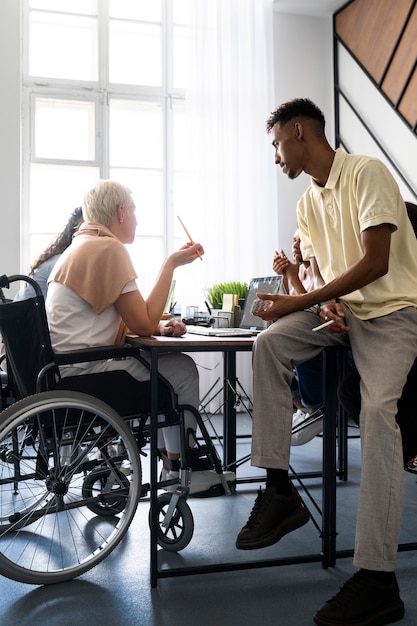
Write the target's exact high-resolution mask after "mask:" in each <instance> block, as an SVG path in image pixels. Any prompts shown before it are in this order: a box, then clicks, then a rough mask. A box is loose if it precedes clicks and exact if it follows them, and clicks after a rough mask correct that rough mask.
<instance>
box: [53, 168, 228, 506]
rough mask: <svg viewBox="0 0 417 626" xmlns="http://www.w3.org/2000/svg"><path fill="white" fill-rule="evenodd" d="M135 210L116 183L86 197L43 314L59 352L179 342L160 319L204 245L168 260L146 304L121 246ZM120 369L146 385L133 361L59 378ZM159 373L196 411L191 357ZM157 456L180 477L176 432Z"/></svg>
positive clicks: (199, 476)
mask: <svg viewBox="0 0 417 626" xmlns="http://www.w3.org/2000/svg"><path fill="white" fill-rule="evenodd" d="M135 209H136V207H135V204H134V201H133V198H132V195H131V191H130V190H129V189H128V188H127V187H125V186H124V185H122V184H119V183H117V182H113V181H109V180H105V181H104V180H103V181H99V182H98V183H97V184H96V185H95V187H94V188H93V189H91V190H90V191H89V192H88V193H87V194H86V196H85V199H84V204H83V216H84V220H85V222H84V223H83V224H82V225H81V226H80V229H79V230H78V231H77V232H76V233H75V235H74V238H73V241H72V243H71V245H70V246H69V247H68V248H67V250H66V251H65V252H64V253H63V254H62V256H61V257H60V259H59V260H58V262H57V264H56V265H55V267H54V269H53V271H52V273H51V275H50V278H49V288H48V295H47V300H46V310H47V315H48V324H49V327H50V334H51V341H52V345H53V347H54V349H56V350H58V351H59V350H75V349H81V348H95V347H99V346H109V345H119V344H121V343H123V342H124V339H125V336H126V332H127V329H129V332H131V333H132V334H136V335H142V336H150V335H156V334H160V335H172V336H181V335H183V334H184V333H185V332H186V328H185V325H184V324H183V322H181V321H180V320H177V319H172V320H168V321H166V322H161V317H162V314H163V312H164V305H165V302H166V299H167V297H168V292H169V288H170V285H171V281H172V277H173V273H174V270H175V269H176V268H177V267H179V266H182V265H187V264H188V263H192V262H193V261H195V259H197V258H198V257H199V256H201V255H203V254H204V249H203V247H202V246H201V244H198V243H191V242H189V243H187V244H185V245H184V246H183V247H182V248H181V249H180V250H178V251H176V252H173V253H172V254H171V255H169V256H168V258H167V259H166V260H165V261H164V262H163V264H162V267H161V270H160V272H159V275H158V278H157V280H156V283H155V285H154V287H153V289H152V291H151V293H150V294H149V296H148V297H147V298H146V299H145V298H144V297H143V296H142V294H141V293H140V291H139V289H138V287H137V284H136V280H135V279H136V277H137V276H136V272H135V269H134V267H133V264H132V261H131V259H130V256H129V254H128V252H127V250H126V248H125V246H124V244H128V243H129V244H130V243H133V241H134V239H135V231H136V226H137V220H136V213H135ZM121 369H123V370H125V371H127V372H128V373H129V374H130V375H131V376H133V378H135V379H136V380H138V381H144V380H148V379H149V370H148V368H147V367H146V366H145V365H143V364H141V363H140V362H139V361H138V360H137V359H135V358H125V359H122V360H105V361H96V362H93V363H81V364H80V363H77V364H74V365H68V366H63V367H61V374H62V376H63V377H65V376H73V375H75V374H91V373H95V372H103V371H114V370H121ZM158 369H159V371H160V373H161V374H162V375H163V376H164V377H165V378H166V379H167V380H168V381H169V382H170V384H171V385H172V387H173V389H174V391H175V393H176V394H177V396H178V401H179V403H180V404H188V405H191V406H192V407H195V408H197V407H198V403H199V381H198V372H197V368H196V366H195V363H194V361H193V360H192V359H191V358H190V357H189V356H187V355H185V354H178V353H170V354H166V355H164V356H162V357H161V358H160V360H159V368H158ZM184 420H185V432H187V431H188V429H189V428H190V429H192V430H195V429H196V420H195V417H194V415H193V414H192V413H191V411H185V415H184ZM158 449H159V450H160V452H161V456H162V458H163V460H164V469H163V475H162V479H163V480H170V479H173V478H175V477H176V476H178V471H179V467H180V461H179V458H180V450H181V447H180V430H179V427H178V426H172V427H167V428H161V429H159V431H158ZM219 482H220V480H219V478H218V475H217V474H216V472H213V471H208V470H207V471H196V472H193V473H192V482H191V485H190V494H193V493H194V494H196V493H200V492H204V491H207V490H208V489H209V488H210V487H211V486H212V485H213V484H217V483H219Z"/></svg>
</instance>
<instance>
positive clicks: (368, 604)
mask: <svg viewBox="0 0 417 626" xmlns="http://www.w3.org/2000/svg"><path fill="white" fill-rule="evenodd" d="M403 617H404V603H403V601H402V600H401V598H400V590H399V588H398V583H397V579H396V578H395V574H394V576H393V579H392V582H391V583H388V584H384V583H382V582H380V581H379V580H376V579H375V578H374V577H372V576H370V575H369V574H368V573H367V572H366V571H363V570H359V571H358V572H356V574H354V575H353V576H352V578H349V580H348V581H347V582H345V584H344V585H343V587H341V589H340V591H339V593H337V594H336V595H335V596H334V597H333V598H331V600H328V601H327V602H326V603H325V604H324V605H323V606H322V607H321V609H320V610H319V611H317V613H316V614H315V616H314V623H315V624H318V626H339V624H340V626H383V624H392V623H393V622H398V621H399V620H400V619H402V618H403Z"/></svg>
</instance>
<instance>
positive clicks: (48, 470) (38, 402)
mask: <svg viewBox="0 0 417 626" xmlns="http://www.w3.org/2000/svg"><path fill="white" fill-rule="evenodd" d="M109 445H111V446H114V449H115V450H120V451H121V452H120V455H121V456H120V458H117V456H116V457H114V455H113V456H109V455H108V454H106V449H107V447H108V446H109ZM122 460H126V461H128V462H129V463H130V468H131V477H130V478H131V479H130V480H127V479H126V477H125V476H124V475H122V474H121V472H120V471H118V469H117V468H118V463H119V466H120V462H122ZM98 468H99V469H100V471H101V472H105V473H108V475H110V473H111V474H112V477H113V481H114V482H116V483H117V482H118V483H119V484H118V487H117V497H116V501H117V509H121V510H120V511H119V510H118V511H117V515H116V511H113V514H111V515H110V514H109V511H107V510H106V514H103V510H102V509H103V502H104V503H106V499H105V498H106V496H104V500H103V496H102V495H101V494H99V495H98V496H97V497H96V496H95V495H94V493H93V490H92V489H91V492H90V493H88V494H85V493H84V494H83V484H84V483H85V479H86V476H88V474H89V472H94V471H97V470H98ZM140 491H141V465H140V459H139V453H138V448H137V445H136V442H135V439H134V437H133V435H132V432H131V430H130V429H129V427H128V426H127V424H126V423H125V422H124V421H123V419H122V418H121V417H120V416H119V415H118V414H117V413H116V412H115V411H114V410H113V409H112V408H111V407H109V406H108V405H107V404H105V403H104V402H101V401H100V400H98V399H97V398H93V397H92V396H89V395H86V394H83V393H79V392H74V391H47V392H43V393H39V394H36V395H34V396H30V397H28V398H25V399H24V400H21V401H19V402H16V403H15V404H13V405H12V406H10V407H8V408H7V409H5V410H4V411H3V412H2V413H1V419H0V511H1V516H0V574H2V575H3V576H6V577H7V578H11V579H13V580H16V581H19V582H23V583H29V584H35V585H45V584H52V583H60V582H64V581H66V580H70V579H72V578H75V577H76V576H80V575H81V574H84V573H85V572H87V571H88V570H90V569H91V568H93V567H94V566H95V565H97V564H98V563H100V562H101V561H102V560H103V559H105V558H106V557H107V556H108V555H109V554H110V552H112V550H113V549H114V548H115V547H116V546H117V545H118V543H119V542H120V541H121V539H122V538H123V537H124V535H125V534H126V532H127V530H128V528H129V526H130V523H131V521H132V519H133V517H134V515H135V512H136V508H137V504H138V501H139V497H140ZM109 498H110V499H109V500H108V502H109V503H111V502H113V504H114V502H115V499H114V492H113V491H111V492H110V495H109ZM122 504H123V508H122V506H121V505H122ZM95 505H97V507H98V509H97V511H94V510H92V509H94V506H95ZM105 508H107V506H106V507H105Z"/></svg>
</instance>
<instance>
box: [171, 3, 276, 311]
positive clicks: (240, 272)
mask: <svg viewBox="0 0 417 626" xmlns="http://www.w3.org/2000/svg"><path fill="white" fill-rule="evenodd" d="M272 27H273V8H272V0H191V2H190V30H189V59H188V62H189V74H188V79H187V89H186V132H185V135H186V136H185V141H186V142H187V143H186V146H187V155H188V164H187V166H186V186H187V206H186V207H184V209H181V210H182V211H183V216H184V221H185V222H186V223H187V225H189V229H190V232H191V233H192V235H193V237H194V238H195V240H198V241H201V243H202V244H203V245H204V247H205V251H206V255H205V257H204V261H203V263H198V262H196V263H194V264H193V268H192V272H194V274H192V273H190V274H189V275H188V274H187V277H188V278H189V279H190V280H189V282H188V285H187V294H188V296H187V297H188V299H189V298H190V292H192V283H194V284H195V285H197V286H198V288H199V290H200V291H199V293H200V292H201V287H202V286H203V287H209V286H210V285H211V284H213V283H215V282H223V281H229V280H240V281H249V279H250V278H251V277H253V276H261V275H269V274H270V273H271V272H272V270H271V265H272V257H273V253H274V250H275V248H276V245H277V221H278V220H277V207H276V168H275V166H274V163H273V149H272V146H271V137H270V136H269V135H267V133H266V131H265V121H266V119H267V117H268V116H269V113H270V111H271V110H272V109H273V108H275V102H274V71H273V42H272ZM193 231H194V232H193ZM199 293H196V295H195V300H196V302H195V304H198V298H199ZM178 295H179V296H180V297H181V294H178ZM190 304H191V303H190Z"/></svg>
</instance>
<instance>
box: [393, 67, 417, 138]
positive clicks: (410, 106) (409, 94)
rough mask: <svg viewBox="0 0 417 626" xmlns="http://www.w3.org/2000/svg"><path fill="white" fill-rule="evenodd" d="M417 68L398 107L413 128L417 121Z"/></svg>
mask: <svg viewBox="0 0 417 626" xmlns="http://www.w3.org/2000/svg"><path fill="white" fill-rule="evenodd" d="M416 94H417V69H414V73H413V75H412V77H411V80H410V82H409V83H408V86H407V89H406V91H405V93H404V96H403V98H402V99H401V102H400V105H399V107H398V110H399V112H400V113H401V115H402V116H403V117H404V118H405V119H406V120H407V122H408V123H409V124H410V126H411V128H414V126H415V124H416V122H417V97H416Z"/></svg>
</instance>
